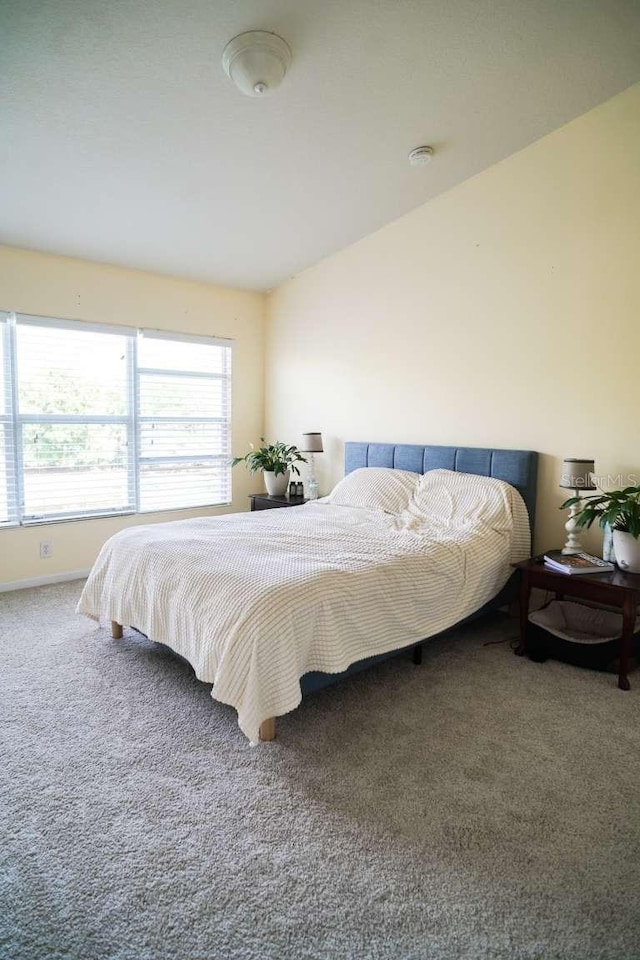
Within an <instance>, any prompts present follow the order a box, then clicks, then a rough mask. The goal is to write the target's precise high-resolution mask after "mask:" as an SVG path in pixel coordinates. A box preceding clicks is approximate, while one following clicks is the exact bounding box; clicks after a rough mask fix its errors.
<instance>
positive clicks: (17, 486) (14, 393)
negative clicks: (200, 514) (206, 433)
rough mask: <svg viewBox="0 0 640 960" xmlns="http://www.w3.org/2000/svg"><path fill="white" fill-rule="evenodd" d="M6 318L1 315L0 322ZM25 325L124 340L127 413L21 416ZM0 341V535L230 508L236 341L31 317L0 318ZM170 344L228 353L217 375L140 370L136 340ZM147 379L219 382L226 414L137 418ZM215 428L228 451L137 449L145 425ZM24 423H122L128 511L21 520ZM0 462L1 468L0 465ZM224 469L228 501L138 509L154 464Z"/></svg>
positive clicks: (81, 512)
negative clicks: (145, 475) (1, 382)
mask: <svg viewBox="0 0 640 960" xmlns="http://www.w3.org/2000/svg"><path fill="white" fill-rule="evenodd" d="M2 314H4V316H2ZM18 325H23V326H39V327H45V328H47V329H52V328H53V329H61V330H70V331H74V330H75V331H78V332H82V333H92V332H93V333H99V334H113V335H115V336H120V337H126V380H125V392H126V403H127V409H126V410H125V412H124V414H122V415H107V414H104V415H103V414H62V413H60V414H58V413H54V414H45V413H20V411H19V375H20V371H19V369H18V352H17V328H18ZM0 335H1V336H2V339H3V344H2V345H3V351H2V359H3V373H4V379H5V403H4V407H5V410H4V413H0V425H2V426H3V427H4V431H5V441H4V446H5V455H4V457H3V458H2V460H0V469H4V472H5V479H6V490H7V504H8V519H7V520H1V519H0V530H1V529H5V528H7V527H16V526H24V527H27V526H37V525H39V524H47V523H61V522H75V521H79V520H89V519H101V518H104V517H125V516H136V515H145V514H152V513H166V512H176V511H179V510H194V509H206V508H208V507H217V506H228V505H229V504H230V502H231V466H230V457H231V429H232V407H231V401H232V371H233V346H234V341H233V340H230V339H227V338H224V337H215V336H212V337H207V336H202V335H190V334H183V333H173V332H171V331H165V330H154V329H151V328H140V327H128V326H124V325H123V326H119V325H108V324H96V323H91V322H87V321H84V320H67V319H61V318H57V317H39V316H33V315H30V314H23V313H14V312H11V311H1V312H0ZM143 338H147V339H148V340H154V339H156V340H167V341H170V342H172V343H176V342H182V343H202V344H203V345H206V346H208V347H212V346H218V347H222V348H224V349H225V350H226V351H227V352H226V353H225V354H224V355H223V372H222V373H203V372H199V371H193V372H192V371H184V370H179V369H162V368H151V367H141V366H140V365H139V363H138V354H139V345H140V342H141V339H143ZM145 375H151V376H153V375H161V376H163V377H165V376H168V377H180V378H184V379H190V378H192V379H199V380H202V379H208V380H212V381H213V380H215V381H223V383H224V385H225V388H224V389H223V391H222V393H223V409H224V415H223V416H219V417H203V416H201V417H184V416H178V415H174V416H166V417H158V416H143V415H142V413H141V392H140V384H141V378H142V377H143V376H145ZM149 422H153V423H158V422H167V423H217V424H220V425H221V426H222V428H223V434H226V436H223V441H224V445H225V446H226V451H225V452H224V453H222V454H205V455H199V456H196V455H193V456H190V455H181V456H173V457H172V456H162V455H161V456H155V457H148V456H143V455H142V451H141V446H142V444H141V436H142V427H143V425H144V424H145V423H149ZM28 424H60V425H65V424H88V425H90V424H99V425H110V424H116V425H122V426H124V427H125V430H126V437H127V450H128V455H127V457H126V469H127V498H128V502H127V504H126V506H124V507H123V508H121V509H118V508H105V509H89V510H75V511H74V512H73V513H70V512H69V511H58V512H55V513H47V514H44V513H43V514H26V513H25V503H24V476H25V466H24V451H23V443H22V435H23V427H24V426H25V425H28ZM2 461H4V466H3V462H2ZM194 462H197V463H200V462H207V463H221V464H223V465H227V466H228V470H229V483H228V491H229V492H228V496H227V499H224V500H219V501H214V502H210V503H203V504H185V505H180V506H167V507H150V508H143V507H141V491H140V475H141V467H143V466H146V465H149V464H151V465H153V464H158V465H161V464H168V463H194Z"/></svg>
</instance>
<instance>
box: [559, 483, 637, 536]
mask: <svg viewBox="0 0 640 960" xmlns="http://www.w3.org/2000/svg"><path fill="white" fill-rule="evenodd" d="M576 503H577V504H580V511H579V513H578V515H577V517H576V523H577V525H578V527H586V528H587V529H588V528H589V527H590V526H591V524H592V523H594V522H595V521H596V520H597V521H598V523H599V525H600V526H601V527H606V526H607V524H609V526H610V527H611V528H612V529H614V530H623V531H625V532H626V533H630V534H631V536H632V537H635V538H636V539H639V538H640V486H636V487H625V488H624V490H612V491H611V492H610V493H604V494H594V495H593V496H591V497H577V496H576V497H570V498H569V499H568V500H565V502H564V503H563V504H562V506H561V507H560V509H561V510H564V509H566V508H567V507H571V506H573V505H574V504H576Z"/></svg>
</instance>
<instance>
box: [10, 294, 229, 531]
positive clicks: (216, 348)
mask: <svg viewBox="0 0 640 960" xmlns="http://www.w3.org/2000/svg"><path fill="white" fill-rule="evenodd" d="M230 400H231V346H230V344H229V342H228V341H221V340H213V339H209V338H205V337H182V336H179V335H178V334H165V333H160V332H156V331H147V330H144V331H142V330H131V329H129V328H127V327H103V326H96V325H93V324H89V323H81V322H79V321H60V320H50V319H44V318H39V317H27V316H23V315H15V314H6V313H0V524H8V523H35V522H38V521H44V520H62V519H77V518H80V517H95V516H105V515H112V514H122V513H139V512H140V513H143V512H147V511H153V510H170V509H180V508H183V507H199V506H206V505H213V504H223V503H229V502H230V499H231V469H230V466H229V456H230V432H231V410H230V406H231V404H230Z"/></svg>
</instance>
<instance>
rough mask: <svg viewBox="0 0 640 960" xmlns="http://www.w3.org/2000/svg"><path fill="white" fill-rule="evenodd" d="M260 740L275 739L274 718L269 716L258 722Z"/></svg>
mask: <svg viewBox="0 0 640 960" xmlns="http://www.w3.org/2000/svg"><path fill="white" fill-rule="evenodd" d="M258 735H259V737H260V739H261V740H266V741H269V740H275V738H276V718H275V717H269V719H268V720H263V721H262V723H261V724H260V733H259V734H258Z"/></svg>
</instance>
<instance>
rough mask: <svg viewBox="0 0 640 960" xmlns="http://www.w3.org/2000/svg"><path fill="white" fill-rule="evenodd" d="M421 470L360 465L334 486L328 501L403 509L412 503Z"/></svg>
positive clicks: (396, 510) (389, 511) (326, 500)
mask: <svg viewBox="0 0 640 960" xmlns="http://www.w3.org/2000/svg"><path fill="white" fill-rule="evenodd" d="M419 479H420V474H419V473H411V472H410V471H409V470H393V469H391V468H390V467H360V469H358V470H354V471H353V473H348V474H347V476H346V477H345V478H344V480H340V482H339V483H337V484H336V486H335V487H334V488H333V490H332V491H331V493H330V494H329V496H328V497H324V498H323V500H324V502H325V503H331V504H333V505H334V506H339V507H368V508H369V509H372V510H384V512H385V513H401V512H402V511H403V510H405V509H406V507H407V506H408V504H409V501H410V500H411V496H412V494H413V492H414V490H415V488H416V484H417V482H418V480H419Z"/></svg>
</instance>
